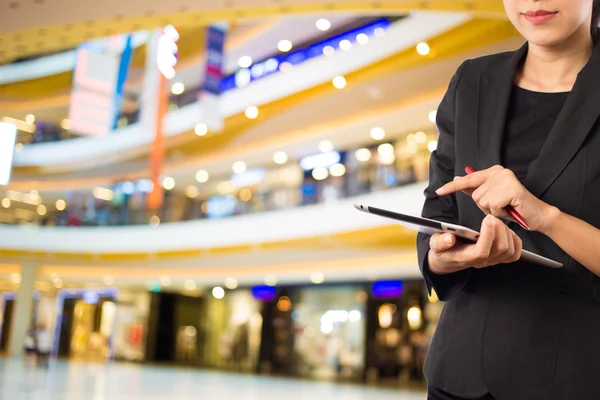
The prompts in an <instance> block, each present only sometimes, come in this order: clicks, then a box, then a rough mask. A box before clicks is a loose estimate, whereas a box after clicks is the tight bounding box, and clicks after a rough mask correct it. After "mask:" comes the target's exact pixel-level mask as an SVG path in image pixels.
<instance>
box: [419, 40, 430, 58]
mask: <svg viewBox="0 0 600 400" xmlns="http://www.w3.org/2000/svg"><path fill="white" fill-rule="evenodd" d="M430 52H431V49H430V48H429V45H428V44H427V43H425V42H421V43H419V44H418V45H417V53H419V54H420V55H422V56H426V55H428V54H429V53H430Z"/></svg>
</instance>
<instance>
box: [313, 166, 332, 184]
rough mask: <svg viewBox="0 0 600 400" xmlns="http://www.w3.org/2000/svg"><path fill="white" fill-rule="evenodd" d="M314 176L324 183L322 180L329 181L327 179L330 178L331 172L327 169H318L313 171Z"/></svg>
mask: <svg viewBox="0 0 600 400" xmlns="http://www.w3.org/2000/svg"><path fill="white" fill-rule="evenodd" d="M312 176H313V178H315V179H316V180H318V181H322V180H325V179H327V177H328V176H329V171H327V168H325V167H317V168H315V169H313V171H312Z"/></svg>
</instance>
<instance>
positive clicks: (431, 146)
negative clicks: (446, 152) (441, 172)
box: [427, 140, 438, 153]
mask: <svg viewBox="0 0 600 400" xmlns="http://www.w3.org/2000/svg"><path fill="white" fill-rule="evenodd" d="M437 145H438V142H437V141H435V140H432V141H431V142H429V143H428V144H427V149H428V150H429V151H430V152H431V153H433V152H434V151H436V150H437Z"/></svg>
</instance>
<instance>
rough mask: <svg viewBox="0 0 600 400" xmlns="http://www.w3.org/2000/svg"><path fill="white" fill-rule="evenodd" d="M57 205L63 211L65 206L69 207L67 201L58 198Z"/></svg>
mask: <svg viewBox="0 0 600 400" xmlns="http://www.w3.org/2000/svg"><path fill="white" fill-rule="evenodd" d="M55 206H56V209H57V210H58V211H63V210H64V209H65V208H67V203H66V202H65V201H64V200H63V199H58V200H56V204H55Z"/></svg>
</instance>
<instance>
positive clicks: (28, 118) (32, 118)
mask: <svg viewBox="0 0 600 400" xmlns="http://www.w3.org/2000/svg"><path fill="white" fill-rule="evenodd" d="M25 122H27V123H28V124H33V123H34V122H35V115H33V114H27V115H26V116H25Z"/></svg>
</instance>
